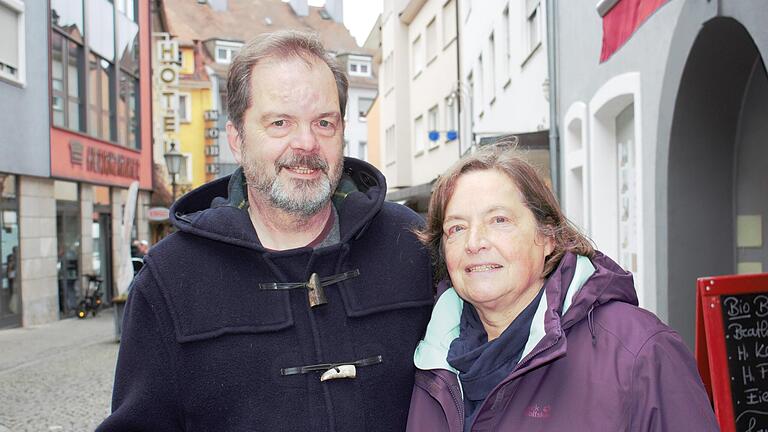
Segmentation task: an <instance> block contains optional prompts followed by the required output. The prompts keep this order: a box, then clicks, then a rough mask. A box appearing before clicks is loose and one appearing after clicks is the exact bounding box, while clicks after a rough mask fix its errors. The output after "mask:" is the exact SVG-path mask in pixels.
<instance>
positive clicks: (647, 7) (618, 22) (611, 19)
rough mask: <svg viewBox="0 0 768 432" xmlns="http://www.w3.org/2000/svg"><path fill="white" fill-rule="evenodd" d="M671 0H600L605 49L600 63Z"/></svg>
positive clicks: (598, 8) (599, 11)
mask: <svg viewBox="0 0 768 432" xmlns="http://www.w3.org/2000/svg"><path fill="white" fill-rule="evenodd" d="M668 2H669V0H600V2H598V3H597V12H598V13H599V14H600V16H602V17H603V49H602V51H601V52H600V63H602V62H604V61H606V60H608V59H609V58H611V56H612V55H613V53H615V52H616V51H618V49H619V48H621V47H622V46H623V45H624V44H625V43H626V42H627V41H628V40H629V38H630V37H632V35H633V34H634V33H635V31H636V30H637V29H638V28H639V27H640V26H641V25H642V24H643V23H644V22H645V20H647V19H648V17H650V16H651V15H652V14H653V13H654V12H656V11H657V10H658V9H659V8H660V7H662V6H664V5H665V4H666V3H668Z"/></svg>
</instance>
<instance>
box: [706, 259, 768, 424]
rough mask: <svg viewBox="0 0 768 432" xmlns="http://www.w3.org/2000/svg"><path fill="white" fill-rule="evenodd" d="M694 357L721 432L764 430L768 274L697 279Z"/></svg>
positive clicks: (767, 374) (767, 379) (767, 395)
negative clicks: (712, 403)
mask: <svg viewBox="0 0 768 432" xmlns="http://www.w3.org/2000/svg"><path fill="white" fill-rule="evenodd" d="M696 361H697V363H698V366H699V373H700V374H701V378H702V380H703V381H704V386H705V387H706V389H707V392H708V393H709V396H710V398H711V399H712V400H713V402H714V406H715V415H716V416H717V420H718V422H719V423H720V429H721V430H722V431H723V432H741V431H762V430H768V273H762V274H753V275H729V276H717V277H708V278H699V280H698V282H697V287H696Z"/></svg>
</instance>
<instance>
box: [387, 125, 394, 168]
mask: <svg viewBox="0 0 768 432" xmlns="http://www.w3.org/2000/svg"><path fill="white" fill-rule="evenodd" d="M384 151H385V152H386V157H387V165H391V164H393V163H395V161H396V160H397V148H396V146H395V125H392V126H390V127H388V128H387V130H386V131H385V132H384Z"/></svg>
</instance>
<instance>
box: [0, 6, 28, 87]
mask: <svg viewBox="0 0 768 432" xmlns="http://www.w3.org/2000/svg"><path fill="white" fill-rule="evenodd" d="M24 39H25V37H24V3H22V2H20V1H19V0H0V41H2V43H0V78H3V79H6V80H9V81H11V82H15V83H19V84H24V63H25V61H24Z"/></svg>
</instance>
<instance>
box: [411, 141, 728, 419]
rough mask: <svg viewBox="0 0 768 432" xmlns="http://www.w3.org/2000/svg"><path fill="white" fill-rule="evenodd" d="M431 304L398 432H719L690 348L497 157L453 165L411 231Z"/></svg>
mask: <svg viewBox="0 0 768 432" xmlns="http://www.w3.org/2000/svg"><path fill="white" fill-rule="evenodd" d="M419 234H420V237H421V239H422V241H423V242H424V243H425V244H426V245H427V246H428V247H429V248H430V249H431V251H432V252H433V257H434V258H435V261H436V267H437V271H438V273H439V275H438V276H440V277H445V276H449V277H450V283H451V285H452V287H450V288H448V289H447V290H445V291H443V292H442V293H440V294H441V295H440V297H439V299H438V301H437V303H436V305H435V309H434V311H433V314H432V318H431V321H430V323H429V326H428V328H427V332H426V335H425V338H424V340H422V341H421V343H420V344H419V346H418V348H417V350H416V353H415V355H414V362H415V364H416V367H417V374H416V384H415V386H414V391H413V396H412V399H411V411H410V414H409V419H408V430H409V431H452V432H454V431H455V432H460V431H469V430H476V431H480V430H482V431H511V430H517V431H540V430H542V431H543V430H546V431H550V430H551V431H647V430H653V431H684V430H695V431H710V430H718V427H717V424H716V421H715V418H714V415H713V412H712V408H711V406H710V403H709V400H708V398H707V395H706V393H705V391H704V387H703V385H702V383H701V379H700V378H699V375H698V372H697V370H696V366H695V363H694V360H693V357H692V356H691V354H690V352H689V351H688V349H687V348H686V347H685V345H684V344H683V342H682V340H681V339H680V337H679V336H678V335H677V333H675V332H674V331H673V330H672V329H670V328H669V327H667V326H666V325H664V323H662V322H661V321H659V319H658V318H656V316H654V315H653V314H652V313H650V312H648V311H645V310H643V309H640V308H638V307H637V295H636V293H635V289H634V286H633V282H632V275H631V274H630V273H628V272H626V271H624V270H622V269H621V267H619V266H618V265H617V264H616V263H615V262H613V261H612V260H611V259H610V258H608V257H607V256H605V255H603V254H602V253H600V252H598V251H596V250H595V249H593V247H592V246H591V244H590V242H589V240H587V239H586V238H585V236H584V235H582V234H581V233H579V232H578V231H577V230H576V229H575V228H574V227H573V226H572V225H570V224H569V222H568V221H567V220H566V219H565V217H564V216H563V214H562V213H561V211H560V208H559V207H558V204H557V202H556V200H555V198H554V196H553V195H552V193H551V192H550V190H549V189H548V188H547V186H546V184H545V183H544V182H543V180H542V179H541V177H539V176H538V174H536V172H535V170H534V169H533V168H532V167H531V166H530V165H529V164H528V163H527V162H525V161H524V160H522V159H521V158H520V157H519V156H518V155H516V154H515V152H514V151H513V150H511V149H509V148H508V147H506V146H503V145H502V146H493V147H488V148H484V149H481V150H479V151H478V152H476V153H474V154H472V155H470V156H468V157H466V158H464V159H462V160H460V161H459V162H457V163H456V164H455V165H454V166H453V167H452V168H451V169H449V170H448V172H447V173H446V174H445V175H443V176H442V177H441V178H440V180H439V181H438V182H437V184H436V185H435V189H434V191H433V194H432V199H431V202H430V205H429V213H428V217H427V226H426V227H425V228H424V230H423V231H421V232H420V233H419Z"/></svg>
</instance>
